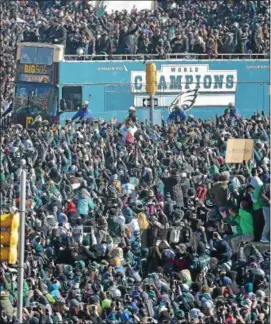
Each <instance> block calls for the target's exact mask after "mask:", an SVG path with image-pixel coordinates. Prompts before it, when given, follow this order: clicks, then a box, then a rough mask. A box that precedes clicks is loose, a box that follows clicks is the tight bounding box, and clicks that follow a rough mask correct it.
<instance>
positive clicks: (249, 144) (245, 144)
mask: <svg viewBox="0 0 271 324" xmlns="http://www.w3.org/2000/svg"><path fill="white" fill-rule="evenodd" d="M253 146H254V142H253V140H251V139H229V140H228V142H227V152H226V163H243V161H249V160H250V159H251V158H252V155H253Z"/></svg>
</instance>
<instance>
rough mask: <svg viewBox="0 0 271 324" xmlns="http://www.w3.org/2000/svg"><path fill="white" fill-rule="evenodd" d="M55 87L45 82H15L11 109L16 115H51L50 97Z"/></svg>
mask: <svg viewBox="0 0 271 324" xmlns="http://www.w3.org/2000/svg"><path fill="white" fill-rule="evenodd" d="M55 92H56V91H55V89H54V87H53V86H51V85H47V84H31V83H28V84H27V83H23V84H17V85H16V90H15V98H14V103H13V109H14V112H15V114H16V115H26V116H36V115H42V116H44V115H51V114H52V112H51V111H50V106H51V104H50V103H51V101H52V98H54V97H55ZM55 109H56V108H55Z"/></svg>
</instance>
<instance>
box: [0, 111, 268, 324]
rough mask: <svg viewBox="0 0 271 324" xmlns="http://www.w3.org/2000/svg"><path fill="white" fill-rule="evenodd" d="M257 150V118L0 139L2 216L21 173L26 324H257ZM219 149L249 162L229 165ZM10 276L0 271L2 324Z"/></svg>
mask: <svg viewBox="0 0 271 324" xmlns="http://www.w3.org/2000/svg"><path fill="white" fill-rule="evenodd" d="M77 117H79V118H80V116H77ZM80 119H81V118H80ZM269 137H270V120H269V118H267V117H266V116H265V114H264V113H262V114H257V115H256V114H255V115H253V116H252V117H251V118H249V119H246V118H242V117H240V116H235V117H234V118H232V117H231V116H230V115H229V112H228V111H225V114H224V115H223V116H221V117H217V118H216V119H215V120H214V121H201V120H197V119H195V118H193V117H192V116H190V117H189V118H187V120H186V121H180V122H179V123H171V124H167V123H164V124H163V125H162V126H157V125H156V126H149V125H145V124H144V123H140V122H139V121H138V119H137V117H136V112H135V109H133V108H131V109H130V110H129V115H128V117H127V119H126V120H125V122H124V123H120V122H117V121H113V120H112V123H106V122H105V121H103V120H99V122H96V121H91V120H86V121H80V120H79V122H78V123H74V122H72V121H67V124H66V125H65V126H63V127H60V126H57V125H54V126H49V125H48V124H47V123H46V122H42V121H41V120H39V119H37V121H36V122H35V123H34V124H33V125H32V126H31V127H29V128H28V129H23V128H22V127H20V125H13V126H11V127H9V129H7V130H2V131H1V164H0V193H1V197H0V200H1V210H2V213H3V212H8V211H9V210H10V208H12V206H13V212H14V206H16V207H17V208H19V203H20V190H19V180H20V174H21V171H22V170H23V169H24V170H26V172H27V188H26V189H27V197H26V199H27V200H26V207H27V210H26V241H25V264H24V279H25V280H24V286H23V287H24V289H23V300H24V309H23V318H24V323H27V324H32V323H37V324H38V323H39V324H48V323H63V324H64V323H80V324H83V323H88V324H91V323H92V324H99V323H106V324H114V323H115V324H116V323H126V324H127V323H143V324H147V323H159V324H162V323H164V324H177V323H214V324H215V323H253V324H264V323H268V321H269V318H270V290H269V285H270V283H269V280H270V269H269V267H270V250H269V245H268V244H265V243H268V242H269V237H270V233H269V230H270V183H269V180H270V161H269V156H270V142H269ZM229 138H247V139H253V140H254V143H255V144H254V151H253V158H252V159H251V160H250V161H248V162H247V163H243V164H241V165H240V164H238V165H235V164H227V163H226V162H225V152H226V145H227V139H229ZM259 241H262V242H263V243H257V242H259ZM17 271H18V269H17V267H16V265H13V266H12V265H9V264H7V263H4V262H2V263H1V264H0V289H1V293H0V306H1V323H12V322H13V318H14V316H15V312H16V305H17V281H16V280H17V275H18V273H17Z"/></svg>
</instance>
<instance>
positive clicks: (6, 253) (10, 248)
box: [0, 213, 20, 264]
mask: <svg viewBox="0 0 271 324" xmlns="http://www.w3.org/2000/svg"><path fill="white" fill-rule="evenodd" d="M19 225H20V215H19V213H14V214H11V213H10V214H3V215H1V219H0V228H1V232H0V244H1V248H0V262H4V261H6V262H8V263H10V264H15V263H16V262H17V257H18V251H17V248H18V241H19V232H18V231H19Z"/></svg>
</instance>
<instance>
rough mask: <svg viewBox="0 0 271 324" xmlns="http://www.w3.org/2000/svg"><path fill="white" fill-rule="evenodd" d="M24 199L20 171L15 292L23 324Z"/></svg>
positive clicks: (22, 180) (24, 183)
mask: <svg viewBox="0 0 271 324" xmlns="http://www.w3.org/2000/svg"><path fill="white" fill-rule="evenodd" d="M25 198H26V172H25V170H22V172H21V178H20V232H19V253H18V256H19V258H18V259H19V260H18V261H19V262H18V263H19V264H18V290H17V293H18V295H17V300H18V303H17V320H18V322H19V323H23V286H24V244H25Z"/></svg>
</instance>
